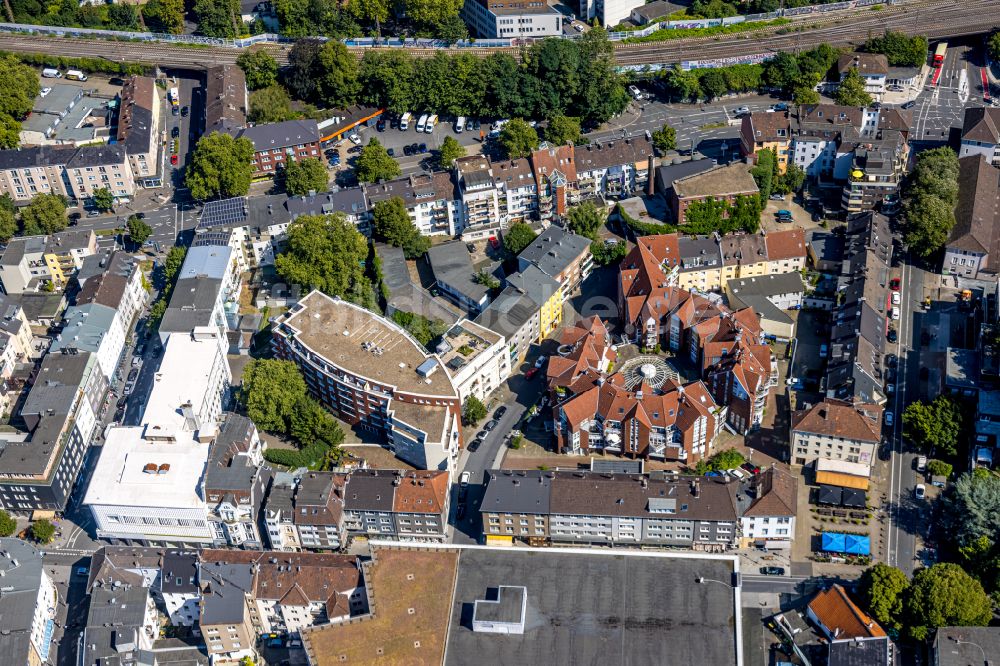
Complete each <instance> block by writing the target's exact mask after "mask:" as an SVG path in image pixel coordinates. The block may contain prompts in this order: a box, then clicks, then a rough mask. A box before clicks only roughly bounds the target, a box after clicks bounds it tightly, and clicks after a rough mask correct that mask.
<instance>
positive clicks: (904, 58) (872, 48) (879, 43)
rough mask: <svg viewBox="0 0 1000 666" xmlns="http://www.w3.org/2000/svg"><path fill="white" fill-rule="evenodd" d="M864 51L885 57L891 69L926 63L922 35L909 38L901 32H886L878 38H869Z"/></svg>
mask: <svg viewBox="0 0 1000 666" xmlns="http://www.w3.org/2000/svg"><path fill="white" fill-rule="evenodd" d="M864 49H865V51H868V52H869V53H881V54H883V55H885V56H886V58H887V59H888V60H889V66H891V67H920V66H921V65H923V64H924V62H926V61H927V38H926V37H924V36H923V35H914V36H912V37H910V36H908V35H907V34H906V33H903V32H895V31H892V30H886V32H885V34H884V35H882V36H880V37H871V38H869V40H868V41H867V42H865V45H864Z"/></svg>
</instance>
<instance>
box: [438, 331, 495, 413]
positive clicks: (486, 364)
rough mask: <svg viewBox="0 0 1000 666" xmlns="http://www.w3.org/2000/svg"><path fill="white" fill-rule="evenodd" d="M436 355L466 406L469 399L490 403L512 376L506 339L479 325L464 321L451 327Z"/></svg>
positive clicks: (439, 344) (439, 345)
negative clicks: (496, 392) (495, 392)
mask: <svg viewBox="0 0 1000 666" xmlns="http://www.w3.org/2000/svg"><path fill="white" fill-rule="evenodd" d="M435 352H436V354H437V356H438V358H440V359H441V362H442V363H443V364H444V367H445V370H447V372H448V375H449V376H450V377H451V382H452V384H453V385H454V386H455V390H457V391H458V398H459V400H460V401H461V402H462V404H463V405H464V404H465V401H466V399H467V398H468V397H469V396H475V397H476V398H478V399H479V400H480V401H481V402H482V403H483V404H486V403H487V402H489V397H490V396H491V395H492V394H493V392H494V391H495V390H497V389H498V388H500V386H502V385H503V383H504V382H505V381H507V378H508V377H510V374H511V366H510V354H509V353H508V352H507V341H506V339H505V338H504V336H503V335H500V334H498V333H495V332H493V331H491V330H489V329H488V328H485V327H483V326H480V325H479V324H476V323H475V322H471V321H468V320H463V321H461V322H459V323H457V324H455V325H454V326H452V327H451V328H449V329H448V331H447V332H445V334H444V335H443V336H441V342H440V343H438V346H437V349H435Z"/></svg>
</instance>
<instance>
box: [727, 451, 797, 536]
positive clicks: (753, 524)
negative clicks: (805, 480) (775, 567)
mask: <svg viewBox="0 0 1000 666" xmlns="http://www.w3.org/2000/svg"><path fill="white" fill-rule="evenodd" d="M796 483H797V482H796V479H795V477H794V476H792V475H791V474H789V473H788V472H786V471H784V470H783V469H781V468H779V467H777V466H776V465H772V466H771V467H768V468H767V469H765V470H763V471H762V472H760V473H759V474H755V475H754V476H752V477H751V478H750V482H749V484H748V485H749V487H750V489H751V490H752V496H753V500H752V501H751V502H750V505H749V506H748V507H746V509H744V510H743V512H742V515H741V516H740V547H741V548H750V547H757V548H763V549H765V550H784V549H788V548H791V547H792V540H793V539H795V514H796V512H797V511H798V507H797V504H796V498H797V495H798V486H797V485H796Z"/></svg>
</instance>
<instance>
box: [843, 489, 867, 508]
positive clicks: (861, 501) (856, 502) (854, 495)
mask: <svg viewBox="0 0 1000 666" xmlns="http://www.w3.org/2000/svg"><path fill="white" fill-rule="evenodd" d="M840 503H841V504H843V505H844V506H846V507H848V508H850V509H863V508H865V506H866V505H867V504H868V502H867V501H866V498H865V492H864V491H863V490H858V489H857V488H844V493H843V497H842V499H841V500H840Z"/></svg>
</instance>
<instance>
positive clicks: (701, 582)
mask: <svg viewBox="0 0 1000 666" xmlns="http://www.w3.org/2000/svg"><path fill="white" fill-rule="evenodd" d="M695 581H696V582H697V583H698V584H699V585H704V584H705V583H718V584H719V585H725V586H726V587H729V588H731V587H732V585H730V584H729V583H727V582H725V581H721V580H715V579H714V578H705V577H704V576H698V577H697V578H695Z"/></svg>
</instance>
